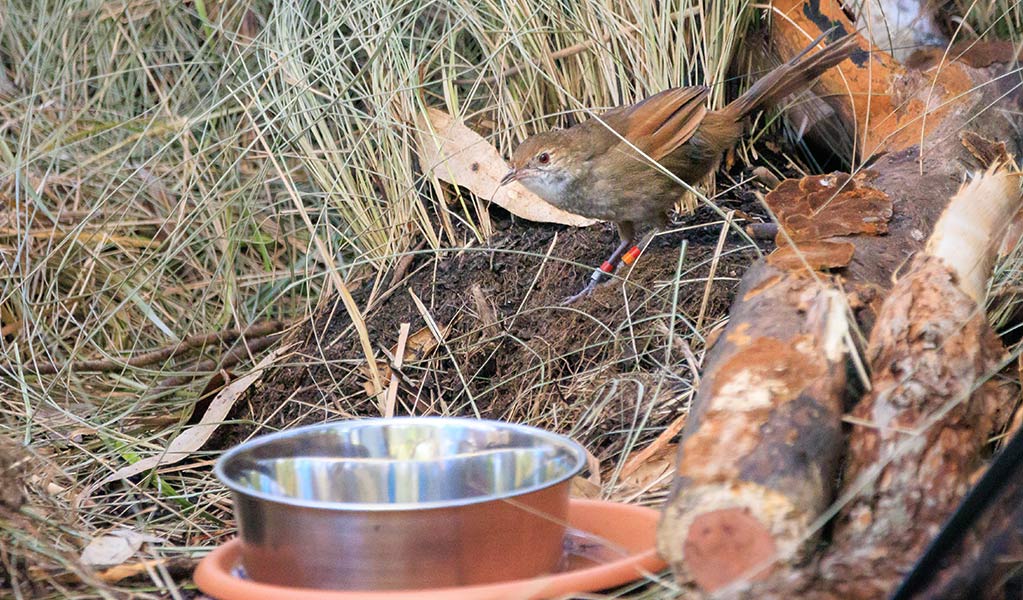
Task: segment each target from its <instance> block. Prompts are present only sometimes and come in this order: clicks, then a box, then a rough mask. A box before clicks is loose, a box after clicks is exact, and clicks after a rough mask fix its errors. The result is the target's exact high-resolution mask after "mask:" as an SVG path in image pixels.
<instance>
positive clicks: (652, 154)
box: [501, 31, 858, 304]
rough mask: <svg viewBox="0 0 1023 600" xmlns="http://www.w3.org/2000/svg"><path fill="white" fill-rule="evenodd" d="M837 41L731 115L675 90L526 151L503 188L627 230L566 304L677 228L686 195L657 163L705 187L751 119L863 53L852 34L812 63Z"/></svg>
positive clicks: (767, 81) (699, 90)
mask: <svg viewBox="0 0 1023 600" xmlns="http://www.w3.org/2000/svg"><path fill="white" fill-rule="evenodd" d="M830 33H831V31H828V32H825V33H824V34H823V35H821V36H820V37H819V38H817V39H816V40H814V41H813V42H812V43H811V44H810V45H809V46H807V47H806V49H804V50H803V51H802V52H800V53H799V54H798V55H796V56H795V57H793V58H792V59H791V60H789V61H788V62H787V63H785V64H783V65H781V66H779V67H777V68H775V69H774V70H773V71H771V72H770V73H768V74H767V75H765V76H764V77H763V78H761V79H760V80H759V81H757V82H756V83H754V84H753V85H752V86H751V87H750V88H749V90H747V91H746V93H744V94H743V95H741V96H739V97H738V98H737V99H736V100H735V101H733V102H731V103H730V104H728V105H727V106H725V107H724V108H723V109H721V110H717V111H708V110H707V107H706V105H705V104H704V101H705V100H706V98H707V94H708V93H709V91H710V90H709V89H708V88H707V87H706V86H692V87H678V88H672V89H670V90H666V91H663V92H661V93H659V94H656V95H654V96H651V97H649V98H647V99H645V100H642V101H640V102H638V103H636V104H633V105H631V106H623V107H619V108H615V109H612V110H610V111H608V112H606V113H604V114H603V115H601V116H600V117H599V118H595V119H590V120H589V121H584V122H582V123H579V124H577V125H575V126H573V127H570V128H568V129H564V130H554V131H548V132H545V133H540V134H537V135H534V136H532V137H530V138H528V139H526V140H525V141H524V142H522V143H521V144H519V146H518V147H517V148H516V149H515V152H514V154H513V156H512V160H511V163H512V169H511V171H509V172H508V174H507V175H505V176H504V178H503V179H502V180H501V184H502V185H504V184H506V183H508V182H510V181H521V182H522V184H523V185H524V186H526V188H528V189H529V190H530V191H532V192H533V193H535V194H536V195H538V196H540V197H541V198H543V199H544V200H546V201H547V202H550V203H551V204H553V205H554V206H557V207H559V208H562V209H564V210H566V211H568V212H571V213H575V214H578V215H582V216H585V217H590V218H594V219H603V220H607V221H614V222H615V224H617V226H618V235H619V237H620V238H621V243H620V244H619V245H618V248H617V249H616V250H615V251H614V252H613V253H612V254H611V256H610V258H608V260H607V261H606V262H604V264H603V265H601V266H600V267H599V268H597V269H596V270H595V271H594V272H593V275H592V276H591V277H590V281H589V282H588V283H587V284H586V287H585V288H583V290H582V291H581V292H579V293H578V294H576V295H575V296H572V297H571V298H568V299H567V300H566V301H565V303H566V304H570V303H572V302H575V301H576V300H578V299H579V298H582V297H585V296H587V295H589V294H590V293H591V292H592V291H593V290H594V288H595V287H596V286H597V283H599V281H600V280H601V278H603V277H605V276H606V275H610V274H611V273H613V272H614V270H615V268H616V267H617V266H618V263H619V262H623V261H624V262H626V263H627V264H631V263H632V262H633V261H634V260H635V259H636V258H638V256H639V248H638V247H635V246H633V247H631V248H630V246H631V245H632V243H633V241H634V240H635V236H636V230H637V227H640V228H645V227H649V226H655V227H660V226H664V225H666V224H667V222H668V220H667V211H668V210H669V209H670V208H671V207H672V205H673V204H674V203H675V201H676V200H677V199H678V198H679V196H680V195H681V193H682V192H683V188H682V186H680V185H679V184H678V183H676V181H675V180H674V179H672V178H671V177H668V176H667V175H665V174H664V173H662V172H661V171H660V170H659V169H658V168H657V166H655V164H654V163H653V162H652V161H656V162H658V163H660V165H661V166H662V167H664V168H665V169H667V170H668V171H669V172H671V173H673V174H674V175H675V176H676V177H678V178H679V179H681V180H682V181H685V182H687V183H690V184H695V183H698V182H699V181H700V180H702V179H703V178H704V177H706V176H707V175H708V174H709V173H710V172H711V170H713V169H714V168H715V167H716V166H717V164H718V160H719V159H720V157H721V154H722V152H724V151H725V150H727V149H728V148H730V147H731V146H732V145H733V144H735V142H736V141H738V139H739V136H741V135H742V133H743V130H744V129H745V123H744V121H745V118H746V116H747V115H749V114H750V113H753V112H755V111H757V110H761V109H763V108H766V107H768V106H770V105H772V104H774V103H777V102H779V101H780V100H782V99H783V98H785V97H786V96H789V95H791V94H793V93H795V92H798V91H801V90H802V89H804V88H806V87H808V86H809V85H810V84H811V83H813V81H814V80H816V79H817V77H819V76H820V75H821V74H822V73H823V72H824V71H826V70H828V69H829V68H831V67H832V66H834V65H836V64H838V63H840V62H842V61H843V60H844V59H845V58H846V57H848V56H849V55H850V54H851V53H852V52H853V51H855V50H856V49H857V48H858V46H857V45H856V39H857V36H856V34H852V35H848V36H846V37H844V38H841V39H839V40H838V41H837V42H835V43H834V44H831V45H829V46H827V47H826V48H824V49H823V50H821V51H820V52H817V53H815V54H813V55H810V52H811V50H813V48H814V47H816V46H817V44H818V43H820V42H821V40H823V39H824V38H825V36H828V35H829V34H830ZM627 248H628V249H629V250H628V252H626V249H627Z"/></svg>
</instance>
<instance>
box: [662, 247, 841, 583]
mask: <svg viewBox="0 0 1023 600" xmlns="http://www.w3.org/2000/svg"><path fill="white" fill-rule="evenodd" d="M826 279H827V278H825V281H824V282H821V283H818V282H816V281H815V278H814V277H811V276H809V275H808V274H803V273H799V272H796V273H786V272H784V271H780V270H778V269H776V268H774V267H771V266H769V265H764V264H762V265H760V266H759V267H757V268H756V269H755V273H752V274H751V275H748V276H747V277H746V278H745V279H744V284H743V286H742V287H741V288H740V290H739V296H738V299H737V301H736V303H735V305H734V306H733V310H732V316H731V322H730V324H729V326H728V329H727V330H726V332H725V333H724V334H723V335H722V336H721V338H719V339H718V341H717V343H715V345H714V347H713V349H712V350H711V353H710V355H708V357H707V360H706V363H707V364H708V365H710V366H709V367H708V368H707V369H705V372H704V375H703V379H702V381H701V384H700V393H699V395H698V399H697V401H696V402H695V403H694V406H693V409H692V411H691V412H690V416H689V420H688V422H687V423H686V433H685V435H684V441H683V443H682V445H681V446H682V447H681V453H680V455H679V456H680V459H679V463H678V478H677V479H676V487H675V490H674V491H673V497H674V500H673V501H672V502H670V503H669V505H668V507H667V509H666V510H667V512H666V513H665V517H664V519H662V524H661V530H660V532H659V540H660V550H661V554H662V555H663V556H665V557H669V558H670V560H671V561H672V563H673V564H674V565H675V567H676V568H677V569H679V571H680V572H682V573H684V574H685V576H686V577H692V578H693V579H694V580H695V581H697V582H698V583H699V584H700V585H701V586H702V587H704V588H705V589H708V590H713V589H716V588H718V587H720V586H722V585H725V584H727V583H728V582H730V581H732V580H734V579H735V578H737V577H743V576H754V575H755V576H759V577H763V576H766V575H767V572H766V571H765V572H761V571H760V567H762V566H767V567H769V568H770V567H772V566H773V565H774V564H775V562H774V561H775V558H776V556H778V554H779V553H783V554H789V553H792V552H798V551H799V550H800V546H801V545H802V543H803V537H804V533H805V531H806V528H807V526H808V524H809V523H808V521H809V520H810V519H812V518H813V517H814V516H815V515H816V514H818V513H819V512H820V511H821V510H823V509H824V507H825V506H826V505H827V503H828V502H829V501H830V484H831V481H832V479H833V473H834V470H835V467H836V463H837V460H838V450H839V446H838V445H837V444H836V441H837V440H838V439H840V436H841V432H840V425H841V423H840V419H841V414H842V402H841V399H842V395H843V392H844V388H845V348H846V343H845V340H846V337H847V335H848V328H847V327H848V324H847V322H846V318H845V303H844V301H843V300H842V298H841V294H840V293H839V292H838V291H837V290H836V289H835V288H834V286H832V285H831V284H830V282H828V281H826ZM765 315H770V317H769V318H766V319H765V318H764V317H765ZM683 557H684V560H679V559H681V558H683Z"/></svg>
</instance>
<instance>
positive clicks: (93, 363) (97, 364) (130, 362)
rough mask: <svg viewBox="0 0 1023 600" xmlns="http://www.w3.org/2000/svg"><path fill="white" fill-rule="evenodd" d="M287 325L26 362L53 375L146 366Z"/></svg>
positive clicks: (277, 323) (39, 372)
mask: <svg viewBox="0 0 1023 600" xmlns="http://www.w3.org/2000/svg"><path fill="white" fill-rule="evenodd" d="M287 326H288V322H287V321H277V320H274V321H264V322H262V323H255V324H253V325H249V326H248V327H246V328H244V329H227V330H224V331H218V332H216V333H202V334H196V335H190V336H188V337H186V338H185V339H183V340H181V341H180V342H177V343H176V344H173V345H170V346H166V347H164V348H160V349H158V350H153V351H151V352H145V353H143V354H136V355H135V356H132V357H130V358H128V359H127V360H120V359H115V358H104V359H99V360H81V361H68V362H64V363H57V362H44V363H34V362H32V361H29V362H26V363H25V365H24V366H25V369H27V370H31V371H33V372H34V373H35V374H37V375H52V374H54V373H60V372H62V371H65V370H68V371H72V372H76V373H81V372H107V371H121V370H123V369H126V368H129V367H144V366H147V365H152V364H156V363H159V362H163V361H165V360H168V359H170V358H174V357H176V356H181V355H182V354H185V353H187V352H189V351H191V350H194V349H200V348H205V347H207V346H213V345H217V344H227V343H230V342H233V341H235V340H237V339H238V338H242V337H244V338H247V339H249V340H250V341H254V340H255V339H256V338H261V337H265V336H269V335H273V334H275V333H278V332H280V331H281V330H283V329H284V328H285V327H287Z"/></svg>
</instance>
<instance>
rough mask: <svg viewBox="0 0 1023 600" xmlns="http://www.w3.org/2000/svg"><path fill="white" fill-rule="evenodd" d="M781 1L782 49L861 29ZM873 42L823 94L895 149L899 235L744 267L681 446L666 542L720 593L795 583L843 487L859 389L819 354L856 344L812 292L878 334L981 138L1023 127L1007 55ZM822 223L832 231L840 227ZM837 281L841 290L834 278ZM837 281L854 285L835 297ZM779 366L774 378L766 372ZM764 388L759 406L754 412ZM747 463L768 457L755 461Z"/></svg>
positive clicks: (824, 11) (888, 158)
mask: <svg viewBox="0 0 1023 600" xmlns="http://www.w3.org/2000/svg"><path fill="white" fill-rule="evenodd" d="M775 7H776V10H779V11H783V12H785V14H786V15H787V17H788V18H789V19H788V20H787V19H783V18H776V19H775V20H774V25H773V27H774V36H775V38H776V39H775V41H777V42H778V46H779V47H780V48H782V53H783V55H784V53H785V50H787V49H791V48H795V47H799V46H800V45H801V44H805V40H806V39H811V38H812V37H814V36H815V35H818V34H819V32H820V31H821V29H822V28H829V27H831V26H833V25H836V24H839V25H844V26H845V30H846V31H849V30H851V28H850V26H849V23H848V20H847V19H846V18H845V16H844V14H843V13H842V11H841V8H840V7H839V6H838V4H837V3H836V2H820V3H817V2H814V3H812V6H811V5H810V4H807V5H806V6H804V3H802V2H794V1H786V2H777V3H775ZM804 8H806V9H807V12H804V11H803V9H804ZM810 8H813V10H809V9H810ZM815 11H816V12H815ZM840 29H841V27H840ZM842 34H843V32H842V31H837V32H836V33H835V35H836V36H838V35H842ZM806 36H810V37H809V38H807V37H806ZM797 42H798V44H797ZM867 50H868V46H867V45H866V44H864V52H863V53H862V55H858V56H854V57H853V60H850V61H846V62H845V63H843V64H842V65H840V67H839V68H838V69H835V70H833V71H832V72H829V73H830V76H829V75H827V74H826V75H825V77H823V78H822V82H821V84H820V85H819V86H818V88H817V91H818V93H822V94H824V95H826V96H829V97H830V99H831V100H832V101H834V100H836V99H838V98H839V97H841V96H843V95H846V96H847V95H848V93H849V91H850V89H851V90H852V91H853V92H854V94H853V95H854V97H855V99H854V100H853V102H852V103H851V104H850V103H849V102H848V101H845V104H844V107H843V105H842V104H841V103H840V102H839V103H837V104H836V106H837V107H838V110H837V112H838V114H839V115H840V116H842V117H843V118H844V120H845V124H846V126H847V127H848V128H849V130H850V131H856V132H857V136H858V137H857V139H858V140H859V144H860V148H861V149H863V148H866V149H867V152H865V153H863V154H862V156H866V155H867V154H870V153H873V152H875V151H877V152H881V151H882V150H885V151H887V153H884V154H883V155H881V156H880V157H879V158H878V159H877V160H876V161H875V162H874V163H873V164H872V165H871V167H870V171H871V172H873V173H874V174H875V176H874V177H873V178H872V179H870V180H869V181H868V182H866V185H868V186H869V187H870V188H873V189H874V190H877V191H878V192H881V193H882V194H884V195H887V196H888V197H889V198H890V199H891V210H892V213H891V214H892V216H891V219H890V220H889V221H888V222H887V233H886V235H838V236H835V237H824V238H821V239H813V238H816V236H809V237H810V238H812V239H813V243H819V242H835V243H848V244H851V245H852V246H853V255H852V257H851V260H849V262H848V264H847V265H846V266H844V267H840V268H837V269H835V270H834V271H833V273H832V275H823V274H810V273H809V272H808V271H806V269H805V268H796V269H794V270H793V269H789V268H788V267H793V265H791V264H789V263H787V262H784V263H782V264H781V265H780V266H784V267H786V270H783V269H779V268H777V267H776V266H772V265H771V264H763V263H761V264H758V265H756V266H754V268H752V269H751V270H750V271H749V272H748V273H747V275H746V276H745V277H744V278H743V284H742V286H741V288H740V294H739V296H738V298H737V299H736V302H735V304H734V305H733V308H732V313H731V318H730V321H729V324H728V327H727V329H726V330H725V332H724V333H723V334H722V335H721V337H720V338H719V339H718V341H717V342H716V343H715V345H714V346H713V347H712V348H711V350H710V351H709V352H708V356H707V359H706V360H705V362H704V369H705V371H704V381H703V384H702V385H701V387H700V389H699V391H698V393H697V396H696V398H695V399H694V402H693V406H692V409H691V410H692V416H691V417H690V421H689V423H687V426H686V430H685V432H684V434H683V441H682V443H681V444H680V449H681V450H680V456H679V465H678V478H677V481H676V485H675V487H674V489H673V492H672V495H671V497H670V499H669V501H668V503H667V505H666V508H665V514H664V517H663V519H662V524H661V528H660V531H659V548H660V550H661V553H662V555H664V556H665V558H666V559H667V560H668V561H669V562H670V563H671V565H672V567H673V568H674V570H675V572H676V574H677V575H678V576H679V578H680V579H682V580H684V581H689V580H692V581H695V582H696V583H697V584H699V585H700V586H701V587H703V588H704V589H707V590H712V589H717V590H724V589H726V588H728V589H732V588H729V587H728V586H729V585H730V584H731V583H733V582H738V581H742V580H744V579H749V578H753V579H757V578H759V579H761V580H764V579H766V580H769V583H768V584H761V586H758V587H757V589H762V590H763V591H764V592H765V593H768V592H769V590H770V589H771V588H772V586H774V587H776V589H786V590H788V591H791V590H793V589H797V588H798V587H799V586H798V583H799V581H800V580H801V579H805V575H806V573H807V572H806V571H793V570H790V569H788V568H786V567H791V566H794V565H797V564H798V563H799V562H800V560H801V559H802V558H804V557H805V556H806V554H805V553H804V552H802V550H805V549H806V546H805V544H806V543H807V542H808V541H811V540H812V539H813V536H814V533H815V528H816V527H818V526H819V525H820V523H818V522H816V519H817V518H818V517H819V516H820V515H821V512H822V510H823V508H824V507H825V506H826V505H827V504H828V503H829V502H830V501H831V496H830V492H831V490H830V487H831V485H832V482H833V481H834V480H835V477H836V476H837V472H836V470H835V467H836V465H837V461H836V460H835V458H834V457H836V456H838V454H839V453H840V452H841V451H842V448H843V446H844V444H843V440H842V436H841V433H840V428H839V427H838V425H837V424H836V421H835V419H838V418H839V417H840V415H841V410H842V405H843V402H845V403H851V401H853V400H855V397H854V393H850V392H854V387H855V386H846V385H845V384H846V379H845V378H846V363H845V362H844V360H842V359H839V361H838V364H836V365H831V364H826V368H821V364H822V363H821V357H823V356H827V355H828V353H829V352H831V353H832V354H834V353H835V352H836V351H837V352H840V353H843V355H844V353H845V352H846V351H847V350H848V347H843V348H842V349H840V350H836V349H835V348H828V347H825V346H822V345H820V344H821V342H822V340H829V341H833V340H834V339H835V338H833V337H829V336H822V335H819V334H817V335H814V334H810V335H807V334H808V333H811V332H820V331H821V329H820V324H821V320H820V311H814V310H806V307H807V306H812V304H807V303H806V302H805V300H806V299H807V298H819V297H821V295H826V296H828V297H829V298H833V300H831V302H832V303H833V304H834V306H836V307H839V308H837V309H834V311H833V314H836V315H837V314H842V315H845V314H852V315H854V316H855V324H852V326H854V327H856V326H858V327H859V330H860V331H869V329H870V327H871V326H872V325H873V323H874V321H875V317H876V315H877V313H878V310H880V308H881V306H882V302H883V300H884V298H885V296H886V294H887V292H888V290H889V289H890V288H891V285H892V280H893V276H894V275H895V274H896V273H898V272H899V271H900V270H904V269H905V268H906V267H908V266H909V265H910V263H911V261H912V258H913V256H914V255H916V254H917V253H919V252H920V251H921V250H922V249H923V247H924V242H925V240H927V238H928V237H929V235H930V234H931V231H932V229H933V227H934V224H935V223H936V221H937V220H938V217H939V216H940V215H941V213H942V211H943V210H944V208H945V206H946V204H947V202H948V200H949V199H950V198H951V197H952V196H953V195H954V194H955V192H956V190H957V189H958V188H959V186H960V183H961V182H962V180H963V178H964V176H965V174H966V173H967V172H968V171H969V170H971V169H974V168H976V166H977V162H978V158H977V146H978V145H979V146H980V147H981V148H982V152H981V153H982V154H983V153H984V149H987V150H992V152H997V150H995V149H994V148H995V147H996V146H998V145H999V144H1000V143H1001V137H1000V136H1004V134H1005V132H1007V131H1013V130H1014V123H1015V121H1014V119H1015V117H1014V116H1013V114H1014V113H1018V106H1017V98H1018V95H1015V94H1013V93H1011V92H1012V88H1011V84H1010V83H1009V82H1008V81H1005V80H1004V79H1005V78H1002V79H999V78H998V77H997V75H998V74H999V73H1001V72H1004V68H1002V69H1001V70H999V67H997V66H996V67H992V69H988V70H985V69H976V68H973V67H971V66H969V65H965V64H959V63H955V64H952V65H949V64H947V63H946V64H945V65H943V66H942V68H941V69H936V68H931V70H930V71H918V70H908V69H905V68H903V67H902V66H901V65H899V64H897V63H895V62H894V61H893V60H892V59H891V58H890V57H887V56H885V55H883V54H882V53H879V52H876V51H875V52H872V53H868V52H867ZM934 78H937V79H934ZM932 81H933V82H935V85H934V86H933V89H932V86H931V83H932ZM1007 92H1010V93H1007ZM872 93H874V94H878V97H879V101H878V102H876V103H873V104H870V105H868V103H866V102H865V98H866V96H867V95H869V94H872ZM928 98H932V99H933V100H934V103H935V104H933V106H934V107H936V109H935V110H933V111H931V112H929V113H928V114H927V115H926V118H925V117H924V116H923V113H924V111H923V107H925V106H932V104H930V103H927V102H925V101H926V100H927V99H928ZM992 108H993V110H992ZM885 111H887V112H885ZM914 111H915V112H914ZM964 130H965V131H969V132H970V133H971V134H972V137H970V138H969V142H970V143H969V144H967V143H965V142H966V140H961V139H960V134H961V133H962V132H963V131H964ZM921 140H922V141H923V142H924V144H923V148H924V150H923V151H922V152H921V150H920V146H919V144H920V142H921ZM989 140H999V141H998V142H990V141H989ZM1005 142H1007V143H1008V148H1007V151H1008V152H1015V151H1016V150H1017V141H1016V140H1014V139H1010V140H1005ZM785 185H795V184H792V183H789V184H786V183H785V182H783V183H782V184H781V186H779V187H782V186H785ZM846 185H848V183H846ZM836 189H838V190H842V189H843V188H842V187H841V186H839V187H837V188H836ZM775 191H777V189H776V190H775ZM772 193H774V192H772ZM814 218H816V219H824V220H827V219H828V218H829V212H828V211H826V210H825V211H818V212H817V213H816V216H815V217H814ZM830 226H831V224H828V227H830ZM817 230H818V231H821V232H824V233H823V234H822V235H828V234H829V233H828V232H829V231H830V230H829V229H827V228H821V227H817ZM863 232H864V233H870V231H863ZM875 233H880V230H878V231H876V232H875ZM782 237H784V236H782V235H779V238H782ZM779 241H783V242H784V243H786V244H788V243H789V240H788V239H786V240H779ZM833 249H834V248H833ZM831 262H834V261H831ZM776 264H778V261H777V260H776ZM804 266H805V265H804ZM810 266H811V267H813V265H810ZM818 266H825V267H827V266H830V265H828V264H823V265H818ZM829 282H833V283H834V284H836V287H834V288H829V287H828V283H829ZM838 283H840V284H841V286H840V289H841V290H842V291H843V292H844V294H839V293H835V294H834V295H832V294H831V293H830V292H833V291H834V290H837V289H839V288H838V287H837V284H838ZM797 336H805V337H800V338H798V341H799V342H800V344H798V345H797V344H795V343H792V342H794V341H795V339H793V338H796V337H797ZM864 337H865V336H864ZM786 342H788V345H787V346H786ZM843 342H848V340H843ZM770 344H774V345H772V346H771V352H769V353H768V352H761V353H759V355H758V354H756V353H753V352H752V351H751V350H750V348H753V347H756V346H758V345H759V346H763V347H765V348H766V347H767V345H770ZM814 344H818V345H817V346H814ZM808 357H809V358H808ZM758 361H759V362H758ZM767 365H770V366H771V370H770V372H769V376H765V375H764V373H768V369H767V368H766V366H767ZM789 372H798V373H800V374H801V379H800V381H798V382H795V383H793V382H791V381H786V380H785V374H786V373H789ZM807 373H810V374H809V375H807ZM808 379H812V380H813V382H812V386H811V385H810V384H809V383H808ZM779 382H780V383H779ZM799 386H803V387H804V388H807V389H811V390H813V394H812V395H811V394H804V395H803V396H799V395H798V394H797V395H796V396H795V397H796V398H799V401H800V402H803V403H804V404H803V406H811V405H812V406H813V408H814V410H816V411H817V412H816V415H815V416H816V417H817V420H815V422H814V425H816V428H815V429H814V430H813V432H812V435H813V436H814V439H813V441H812V443H811V442H810V440H806V439H803V437H802V436H801V435H800V434H802V433H803V432H805V431H807V430H806V429H805V428H803V425H802V422H801V421H799V420H798V419H795V418H793V417H794V416H805V415H806V414H809V413H810V412H812V411H810V410H808V409H807V410H804V411H802V412H800V411H795V413H794V414H793V416H790V417H789V421H785V420H784V416H785V413H786V411H787V412H790V413H791V412H793V411H792V407H793V403H792V401H791V398H793V392H792V389H793V388H796V387H799ZM831 390H835V391H834V392H833V394H834V397H831V396H830V395H829V394H831V393H832V392H831ZM983 393H987V392H986V391H985V392H983ZM726 399H727V402H726ZM751 399H755V400H756V402H757V404H758V405H759V406H760V410H759V411H755V410H751V409H750V407H749V405H750V403H751ZM807 402H810V403H811V404H810V405H807V404H806V403H807ZM778 431H784V432H787V433H788V434H789V437H788V438H787V440H788V442H789V443H788V444H778V443H775V442H774V441H773V440H772V439H771V437H770V434H773V433H774V432H778ZM808 449H812V450H813V452H812V453H811V452H808ZM748 464H755V465H757V466H758V469H759V470H755V469H751V468H743V467H744V466H745V465H748ZM772 573H774V574H775V576H772ZM860 575H863V572H860ZM736 590H737V591H738V589H737V588H736ZM804 591H806V590H805V589H804ZM778 597H784V595H779V596H778ZM822 597H826V596H822Z"/></svg>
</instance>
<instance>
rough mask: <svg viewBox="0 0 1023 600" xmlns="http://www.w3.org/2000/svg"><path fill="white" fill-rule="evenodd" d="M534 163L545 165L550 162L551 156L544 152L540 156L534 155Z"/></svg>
mask: <svg viewBox="0 0 1023 600" xmlns="http://www.w3.org/2000/svg"><path fill="white" fill-rule="evenodd" d="M536 162H538V163H540V164H541V165H546V164H547V163H549V162H551V155H550V154H547V153H546V152H541V153H540V154H537V155H536Z"/></svg>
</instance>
